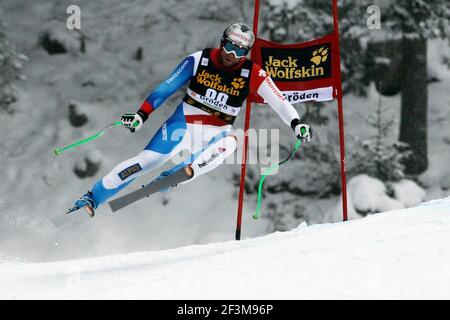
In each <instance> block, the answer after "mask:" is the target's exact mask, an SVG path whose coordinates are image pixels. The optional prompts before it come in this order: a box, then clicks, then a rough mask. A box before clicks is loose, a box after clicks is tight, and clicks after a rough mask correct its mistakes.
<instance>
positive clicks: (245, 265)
mask: <svg viewBox="0 0 450 320" xmlns="http://www.w3.org/2000/svg"><path fill="white" fill-rule="evenodd" d="M449 213H450V198H446V199H442V200H435V201H432V202H427V203H424V204H422V205H420V206H418V207H415V208H410V209H403V210H397V211H391V212H385V213H381V214H377V215H373V216H369V217H366V218H364V219H359V220H353V221H349V222H340V223H335V224H322V225H313V226H306V224H301V225H300V226H299V227H298V228H296V229H294V230H292V231H289V232H277V233H274V234H271V235H268V236H264V237H259V238H254V239H248V240H244V241H240V242H237V241H229V242H222V243H214V244H207V245H193V246H187V247H181V248H177V249H171V250H162V251H154V252H139V253H132V254H122V255H112V256H105V257H98V258H91V259H83V260H72V261H64V262H52V263H20V262H11V261H5V262H3V263H1V264H0V288H1V289H0V299H23V298H39V299H67V298H73V299H449V298H450V263H449V262H450V246H449V245H450V238H449V234H450V215H449Z"/></svg>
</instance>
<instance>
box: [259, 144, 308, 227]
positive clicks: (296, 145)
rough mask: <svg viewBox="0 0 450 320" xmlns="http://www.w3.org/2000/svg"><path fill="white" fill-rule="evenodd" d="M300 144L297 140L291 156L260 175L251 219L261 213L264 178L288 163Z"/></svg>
mask: <svg viewBox="0 0 450 320" xmlns="http://www.w3.org/2000/svg"><path fill="white" fill-rule="evenodd" d="M301 144H302V141H301V140H300V139H298V140H297V142H296V143H295V145H294V149H293V150H292V152H291V154H290V155H289V157H287V158H286V159H284V160H283V161H281V162H279V163H276V164H274V165H272V166H271V167H270V168H269V169H267V170H266V171H265V172H264V173H263V174H262V175H261V179H260V180H259V186H258V204H257V206H256V210H255V212H254V213H253V219H255V220H256V219H258V218H259V215H260V211H261V201H262V187H263V183H264V180H265V179H266V177H267V176H268V175H269V174H270V173H272V171H274V170H275V169H278V168H279V167H280V166H282V165H283V164H285V163H286V162H288V161H289V160H291V159H292V157H293V156H294V154H295V153H296V152H297V150H298V148H300V145H301Z"/></svg>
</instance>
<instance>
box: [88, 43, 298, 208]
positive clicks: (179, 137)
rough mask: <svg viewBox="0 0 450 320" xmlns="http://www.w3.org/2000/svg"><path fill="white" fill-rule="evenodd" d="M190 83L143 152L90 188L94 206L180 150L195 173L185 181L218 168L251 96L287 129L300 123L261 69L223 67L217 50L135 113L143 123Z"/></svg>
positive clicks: (193, 59)
mask: <svg viewBox="0 0 450 320" xmlns="http://www.w3.org/2000/svg"><path fill="white" fill-rule="evenodd" d="M188 80H190V83H189V87H188V89H187V93H186V95H185V97H184V98H183V101H182V102H181V103H180V104H179V105H178V107H177V108H176V110H175V112H174V113H173V114H172V116H171V117H170V118H169V119H168V120H167V121H166V122H165V123H164V124H163V125H162V126H161V128H159V130H158V131H157V133H156V134H155V135H154V136H153V137H152V138H151V140H150V142H149V143H148V144H147V146H146V147H145V148H144V150H143V151H142V152H140V153H139V154H138V155H136V156H135V157H133V158H130V159H128V160H125V161H123V162H122V163H120V164H119V165H117V166H116V167H115V168H114V169H113V170H112V171H111V172H110V173H108V174H107V175H106V176H105V177H103V178H102V179H101V180H99V181H97V182H96V183H95V184H94V186H93V188H92V193H93V200H94V201H95V204H96V207H98V206H99V205H100V204H101V203H103V202H105V201H106V200H107V199H108V198H110V197H112V196H113V195H115V194H116V193H117V192H119V191H120V190H122V189H123V188H125V187H126V186H127V185H128V184H130V183H131V182H132V181H133V180H134V179H135V178H136V177H138V176H139V175H140V174H142V173H144V172H146V171H149V170H153V169H156V168H158V167H159V166H161V165H162V164H164V163H165V162H167V161H168V160H169V159H171V158H172V157H174V156H175V155H176V154H177V153H179V152H180V151H182V150H185V149H187V150H189V151H190V153H191V157H190V158H189V159H188V160H187V161H185V163H184V165H187V164H189V165H190V166H191V168H192V169H193V173H194V175H193V177H192V178H191V179H190V180H188V181H186V182H190V181H192V180H193V179H195V178H197V177H198V176H200V175H202V174H205V173H207V172H209V171H211V170H213V169H214V168H216V167H217V166H219V165H220V164H221V163H223V162H224V161H225V159H226V158H227V157H228V156H230V155H231V154H233V152H234V151H235V150H236V147H237V143H236V138H235V137H234V136H233V135H231V132H230V131H231V128H232V125H233V122H234V120H235V118H236V117H237V115H238V114H239V111H240V109H241V106H242V104H243V102H244V100H245V99H246V98H247V96H248V95H249V94H258V95H259V96H261V97H262V98H264V100H265V101H266V102H267V103H268V104H269V105H270V107H271V108H272V109H273V110H275V112H277V114H278V115H279V116H280V117H281V119H282V120H283V122H285V123H286V124H287V125H288V126H290V125H291V122H292V120H293V119H296V118H297V119H299V115H298V113H297V111H296V110H295V108H294V107H293V106H292V105H291V104H290V103H289V102H288V101H287V100H285V99H284V97H283V95H282V94H281V93H280V91H279V90H278V88H277V87H276V85H275V84H274V83H273V81H272V79H271V78H270V77H269V76H268V75H267V73H266V72H265V71H264V70H263V69H261V67H260V66H258V65H256V64H255V63H253V62H252V61H251V60H249V59H246V58H244V59H242V60H241V61H240V62H239V63H238V64H237V65H235V66H233V67H230V68H226V67H224V66H223V65H222V63H221V62H220V49H219V48H214V49H204V50H202V51H198V52H196V53H193V54H191V55H189V56H187V57H186V58H185V59H184V60H183V61H181V63H180V64H179V65H178V66H177V67H176V68H175V70H174V71H173V72H172V73H171V74H170V76H169V77H168V78H167V80H165V81H164V82H163V83H161V84H160V85H159V86H158V87H156V88H155V89H154V90H153V91H152V92H151V93H150V94H149V95H148V97H147V98H146V99H145V101H144V102H143V103H142V105H141V107H140V109H139V110H138V113H139V114H140V115H141V116H142V117H143V119H144V121H145V120H146V119H147V118H148V116H149V115H150V114H151V113H152V112H153V111H154V110H156V109H157V108H159V107H160V106H161V105H162V104H163V102H164V101H165V100H166V99H167V98H168V97H169V96H170V95H172V94H173V93H174V92H175V91H177V90H178V89H179V88H180V87H181V86H183V85H184V84H185V83H186V82H187V81H188ZM181 165H183V163H182V164H181ZM178 167H179V166H178ZM176 168H177V167H176Z"/></svg>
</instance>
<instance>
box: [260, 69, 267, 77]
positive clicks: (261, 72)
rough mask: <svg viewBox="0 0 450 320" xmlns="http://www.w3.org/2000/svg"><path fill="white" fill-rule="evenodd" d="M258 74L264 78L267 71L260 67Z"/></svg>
mask: <svg viewBox="0 0 450 320" xmlns="http://www.w3.org/2000/svg"><path fill="white" fill-rule="evenodd" d="M258 74H259V76H260V77H261V78H265V77H267V72H266V71H264V70H263V69H261V70H259V73H258Z"/></svg>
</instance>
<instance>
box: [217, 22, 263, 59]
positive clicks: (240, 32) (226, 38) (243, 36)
mask: <svg viewBox="0 0 450 320" xmlns="http://www.w3.org/2000/svg"><path fill="white" fill-rule="evenodd" d="M253 42H255V35H254V34H253V32H252V30H251V29H250V28H249V27H248V26H247V25H246V24H243V23H233V24H231V25H229V26H228V27H227V28H226V29H225V31H224V32H223V35H222V39H221V41H220V44H221V46H222V47H223V48H224V49H225V51H227V52H228V53H230V52H234V54H235V56H236V57H238V58H239V57H244V56H246V55H247V53H248V51H249V50H250V49H251V48H252V46H253Z"/></svg>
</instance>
